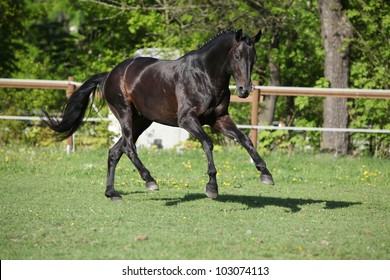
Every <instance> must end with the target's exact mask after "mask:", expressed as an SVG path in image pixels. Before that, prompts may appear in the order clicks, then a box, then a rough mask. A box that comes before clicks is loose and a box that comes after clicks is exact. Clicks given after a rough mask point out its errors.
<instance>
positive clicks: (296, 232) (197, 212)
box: [0, 146, 390, 259]
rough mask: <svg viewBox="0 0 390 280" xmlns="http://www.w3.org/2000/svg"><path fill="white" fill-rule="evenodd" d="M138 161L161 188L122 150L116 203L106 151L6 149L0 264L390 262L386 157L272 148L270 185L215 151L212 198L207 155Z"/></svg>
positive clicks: (146, 154)
mask: <svg viewBox="0 0 390 280" xmlns="http://www.w3.org/2000/svg"><path fill="white" fill-rule="evenodd" d="M140 157H141V159H142V160H143V161H144V163H145V165H146V166H147V167H148V168H149V169H150V171H151V172H152V174H153V175H154V177H155V178H156V179H157V180H158V183H159V187H160V191H158V192H150V191H147V190H146V189H144V183H143V181H142V180H141V179H140V178H139V176H138V174H137V173H136V171H135V169H134V167H133V166H132V165H131V163H130V161H129V160H128V159H127V158H125V157H124V158H122V160H121V162H120V164H119V165H118V171H117V180H116V187H117V190H118V191H120V193H121V194H122V196H123V201H122V202H111V201H110V200H108V199H106V198H105V197H104V189H105V178H106V160H107V150H105V149H99V150H94V151H92V150H85V151H78V152H76V153H75V154H72V155H71V156H67V155H66V154H65V153H64V152H63V150H62V149H59V150H56V149H53V148H52V149H43V148H20V147H7V146H1V147H0V177H1V181H0V182H1V183H0V184H1V194H2V195H1V198H0V200H1V211H0V219H1V220H0V221H1V232H0V257H1V259H390V215H389V213H390V211H389V210H390V204H389V201H390V161H389V160H386V159H378V158H368V157H364V158H354V157H343V158H335V157H334V156H332V155H327V154H299V153H297V154H292V155H286V154H280V153H272V154H270V155H267V156H265V157H264V158H265V160H266V162H267V164H268V166H269V168H270V170H271V172H272V173H273V175H274V179H275V183H276V185H275V186H267V185H263V184H261V183H260V181H259V178H258V175H259V174H258V173H257V171H256V169H255V167H254V166H253V165H252V164H251V163H250V162H249V157H248V155H247V154H246V153H245V152H244V151H243V150H242V149H241V148H229V149H221V148H220V149H216V151H215V161H216V166H217V169H218V172H219V173H218V180H219V190H220V196H219V197H218V198H217V200H214V201H213V200H210V199H208V198H206V196H205V195H204V194H203V189H204V185H205V183H206V181H207V174H206V158H205V156H204V154H203V151H201V150H188V151H183V152H180V153H178V152H175V151H161V150H145V149H144V150H140Z"/></svg>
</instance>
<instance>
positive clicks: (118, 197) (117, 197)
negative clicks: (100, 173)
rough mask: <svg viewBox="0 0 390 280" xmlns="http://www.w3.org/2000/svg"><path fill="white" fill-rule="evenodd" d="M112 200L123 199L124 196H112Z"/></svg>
mask: <svg viewBox="0 0 390 280" xmlns="http://www.w3.org/2000/svg"><path fill="white" fill-rule="evenodd" d="M110 198H111V201H122V197H121V196H111V197H110Z"/></svg>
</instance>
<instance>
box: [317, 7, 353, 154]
mask: <svg viewBox="0 0 390 280" xmlns="http://www.w3.org/2000/svg"><path fill="white" fill-rule="evenodd" d="M318 6H319V13H320V18H321V35H322V38H323V42H324V48H325V78H326V79H327V80H328V81H329V83H330V87H332V88H347V87H348V83H349V70H350V59H349V55H350V48H349V43H348V39H351V38H352V36H353V32H352V25H351V23H350V22H349V20H348V18H347V16H346V15H345V13H344V12H343V7H342V4H341V2H340V0H318ZM347 125H348V110H347V99H346V98H331V97H327V98H326V99H325V102H324V127H332V128H333V127H336V128H346V127H347ZM348 144H349V138H348V133H347V132H324V133H323V136H322V142H321V149H322V150H329V151H334V152H336V153H337V154H346V153H347V152H348Z"/></svg>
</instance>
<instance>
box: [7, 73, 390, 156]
mask: <svg viewBox="0 0 390 280" xmlns="http://www.w3.org/2000/svg"><path fill="white" fill-rule="evenodd" d="M80 85H81V83H78V82H75V81H74V79H73V77H69V79H68V80H67V81H53V80H25V79H0V87H3V88H40V89H59V90H66V96H67V97H68V98H69V96H70V95H72V94H73V92H74V91H75V90H76V89H77V88H78V87H80ZM229 88H231V89H234V88H235V87H234V86H230V87H229ZM260 93H261V94H262V95H277V96H310V97H344V98H375V99H390V90H362V89H335V88H304V87H272V86H258V85H256V86H254V88H253V91H252V93H251V94H250V95H249V96H248V97H247V98H245V99H241V98H239V97H238V96H236V95H232V96H231V102H246V103H248V102H249V103H252V104H251V125H238V127H239V128H246V129H247V128H249V129H250V130H251V131H250V138H251V140H252V142H253V144H254V145H255V146H256V144H257V135H258V131H259V130H260V129H272V130H276V129H283V130H299V131H346V132H364V133H390V130H378V129H362V128H360V129H350V128H318V127H317V128H314V127H275V126H259V125H258V111H259V102H260ZM0 119H8V120H40V118H39V117H30V116H0ZM88 120H89V121H109V120H108V119H102V118H89V119H88ZM73 141H74V139H73V137H69V138H68V140H67V151H68V152H69V151H70V150H71V149H72V147H74V142H73Z"/></svg>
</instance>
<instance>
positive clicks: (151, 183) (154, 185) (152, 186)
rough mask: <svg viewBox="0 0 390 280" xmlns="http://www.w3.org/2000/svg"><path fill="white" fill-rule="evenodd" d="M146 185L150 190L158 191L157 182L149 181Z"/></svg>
mask: <svg viewBox="0 0 390 280" xmlns="http://www.w3.org/2000/svg"><path fill="white" fill-rule="evenodd" d="M145 187H146V188H147V189H148V190H150V191H158V186H157V184H156V182H153V181H152V182H147V183H146V185H145Z"/></svg>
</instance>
